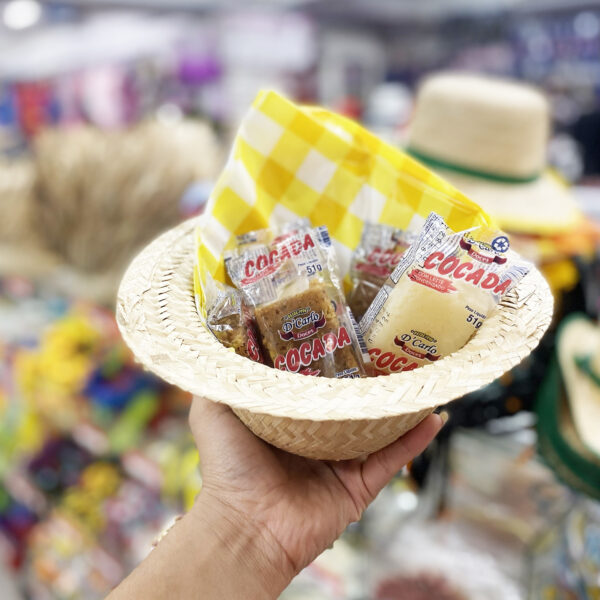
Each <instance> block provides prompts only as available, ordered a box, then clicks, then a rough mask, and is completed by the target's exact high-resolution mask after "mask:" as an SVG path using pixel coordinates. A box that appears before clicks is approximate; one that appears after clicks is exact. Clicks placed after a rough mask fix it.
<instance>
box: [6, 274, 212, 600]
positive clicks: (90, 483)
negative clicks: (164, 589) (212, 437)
mask: <svg viewBox="0 0 600 600" xmlns="http://www.w3.org/2000/svg"><path fill="white" fill-rule="evenodd" d="M0 311H1V312H2V319H3V322H10V321H12V320H17V321H19V322H21V323H22V324H23V325H25V326H24V327H21V328H11V327H5V326H3V327H2V329H0V558H2V559H4V560H5V562H7V563H8V564H11V565H12V566H13V568H14V569H17V570H20V571H21V572H22V573H24V575H25V577H24V580H25V581H26V582H27V590H26V593H27V594H28V597H30V598H33V599H35V600H58V599H60V600H62V599H63V598H69V599H70V600H77V599H80V598H81V599H82V600H83V599H86V600H87V599H88V598H91V599H92V600H93V599H95V598H98V599H99V598H103V597H104V596H105V595H106V594H107V593H108V591H109V590H110V589H111V588H112V587H113V586H114V585H116V584H117V583H118V582H119V581H120V580H121V579H122V577H123V576H124V575H125V574H126V573H127V572H128V571H129V570H130V569H132V568H133V567H134V566H135V565H136V564H137V563H138V562H139V561H140V560H141V559H142V558H143V557H144V556H145V554H147V553H148V552H149V551H150V548H151V543H152V541H153V539H154V538H155V537H156V535H157V533H158V532H159V531H160V530H161V529H163V527H164V526H165V525H166V524H167V523H168V522H169V521H170V520H171V519H173V517H174V516H175V515H177V514H180V513H181V512H183V511H184V510H185V509H187V508H189V507H190V506H191V504H192V503H193V501H194V499H195V497H196V496H197V494H198V493H199V491H200V488H201V485H202V484H201V477H200V472H199V469H198V452H197V450H196V448H195V445H194V442H193V439H192V436H191V433H190V432H189V428H188V426H187V419H186V415H187V409H188V406H189V396H188V395H186V394H183V393H182V392H180V391H178V390H176V389H174V388H171V387H169V386H166V384H164V383H162V382H159V381H158V380H157V379H155V378H154V377H152V376H150V375H148V374H147V373H144V372H143V371H142V370H141V369H140V368H139V367H137V366H136V365H135V364H134V362H133V360H132V357H131V355H130V354H129V352H128V350H127V349H126V347H125V346H124V344H123V343H122V341H121V338H120V336H119V334H118V331H117V327H116V323H115V320H114V316H113V315H112V313H110V312H108V311H106V310H105V309H103V308H101V307H98V306H96V305H93V304H89V303H83V302H81V303H75V304H69V302H67V301H65V300H61V299H59V298H56V297H55V296H53V295H52V293H49V294H48V293H46V292H45V291H44V288H43V286H42V287H40V286H39V285H31V284H27V282H26V281H25V280H21V279H18V278H17V279H15V278H8V279H7V278H4V279H0ZM0 595H1V594H0Z"/></svg>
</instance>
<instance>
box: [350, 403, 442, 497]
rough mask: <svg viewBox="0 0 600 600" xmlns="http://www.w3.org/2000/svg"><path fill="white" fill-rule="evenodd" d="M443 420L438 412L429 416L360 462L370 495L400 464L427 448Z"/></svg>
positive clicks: (374, 494) (404, 463)
mask: <svg viewBox="0 0 600 600" xmlns="http://www.w3.org/2000/svg"><path fill="white" fill-rule="evenodd" d="M444 422H445V420H444V419H443V418H442V417H440V415H437V414H434V415H429V416H428V417H426V418H425V419H423V420H422V421H421V422H420V423H419V424H418V425H417V426H416V427H415V428H413V429H411V430H410V431H409V432H408V433H406V434H405V435H403V436H402V437H401V438H398V439H397V440H396V441H395V442H393V443H391V444H390V445H389V446H386V447H385V448H382V449H381V450H379V451H378V452H375V453H373V454H371V456H369V458H367V460H366V461H365V462H364V463H363V465H362V477H363V481H364V483H365V486H366V488H367V490H368V491H369V493H370V494H371V497H372V498H375V496H377V494H378V493H379V492H380V491H381V490H382V488H383V487H384V486H385V485H386V484H387V483H388V482H389V481H390V479H391V478H392V477H393V476H394V475H395V474H396V473H398V471H400V469H402V467H404V465H406V464H407V463H408V462H410V461H411V460H412V459H413V458H414V457H415V456H417V455H419V454H421V452H423V450H425V448H427V446H428V445H429V444H430V443H431V442H432V441H433V439H434V438H435V436H436V435H437V434H438V433H439V431H440V429H441V428H442V426H443V425H444Z"/></svg>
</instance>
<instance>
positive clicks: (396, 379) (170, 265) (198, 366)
mask: <svg viewBox="0 0 600 600" xmlns="http://www.w3.org/2000/svg"><path fill="white" fill-rule="evenodd" d="M195 225H196V221H195V220H194V219H191V220H189V221H186V222H184V223H183V224H181V225H179V226H178V227H176V228H174V229H172V230H170V231H169V232H167V233H165V234H163V235H162V236H161V237H159V238H158V239H156V240H155V241H154V242H153V243H152V244H150V245H149V246H148V247H147V248H146V249H145V250H143V251H142V253H141V254H139V255H138V256H137V258H136V259H135V260H134V261H133V262H132V263H131V265H130V267H129V268H128V270H127V272H126V274H125V276H124V278H123V280H122V282H121V286H120V290H119V296H118V305H117V320H118V324H119V327H120V329H121V332H122V334H123V337H124V338H125V340H126V342H127V343H128V344H129V346H130V347H131V348H132V350H133V352H134V353H135V355H136V357H137V359H138V360H139V361H140V362H141V363H142V364H143V365H144V366H146V367H147V368H148V369H150V370H151V371H153V372H155V373H156V374H158V375H159V376H161V377H162V378H164V379H166V380H167V381H169V382H171V383H173V384H175V385H177V386H179V387H180V388H182V389H184V390H187V391H189V392H192V393H193V394H196V395H200V396H206V397H208V398H210V399H212V400H214V401H216V402H224V403H226V404H228V405H230V406H231V407H232V408H235V409H241V410H249V411H253V412H257V413H261V414H268V415H273V416H280V417H289V418H293V419H308V420H310V421H330V420H346V419H367V420H377V419H382V418H388V417H393V416H396V415H399V414H404V413H410V412H417V411H420V410H422V409H424V408H433V407H435V406H439V405H440V404H444V403H446V402H448V401H449V400H452V399H453V398H457V397H459V396H462V395H463V394H466V393H468V392H471V391H473V390H475V389H477V388H479V387H481V386H483V385H485V384H487V383H489V382H491V381H493V380H494V379H495V378H496V377H498V376H499V375H501V374H502V373H504V372H505V371H507V370H508V369H510V368H512V367H513V366H514V365H516V364H517V363H518V362H519V361H520V360H521V359H522V358H523V357H525V356H526V355H527V354H529V353H530V352H531V350H532V349H533V348H534V347H535V346H536V345H537V344H538V342H539V340H540V338H541V336H542V334H543V333H544V331H545V330H546V329H547V327H548V325H549V323H550V320H551V317H552V306H553V301H552V296H551V294H550V290H549V288H548V285H547V284H546V282H545V280H544V279H543V277H542V276H541V275H540V274H539V272H537V271H535V270H534V271H533V272H532V273H530V274H529V275H528V276H527V277H526V278H525V279H524V280H523V281H522V282H521V284H520V285H519V286H518V287H517V288H516V289H515V290H514V291H513V292H512V293H510V294H509V295H508V296H507V297H506V298H505V300H504V302H503V304H502V306H500V307H499V309H498V310H497V311H495V313H494V314H493V315H492V316H491V317H490V318H488V319H487V320H486V321H485V323H484V325H483V326H482V327H481V329H480V330H479V331H478V333H477V335H476V336H475V337H474V338H473V339H472V340H471V341H470V342H469V343H468V344H467V345H466V346H465V347H464V348H463V349H462V350H460V351H458V352H456V353H454V354H453V355H451V356H448V357H446V358H444V359H442V360H440V361H437V362H436V363H434V364H432V365H429V366H426V367H423V368H420V369H416V370H414V371H409V372H404V373H400V374H396V375H390V376H387V377H378V378H369V379H359V380H356V379H343V380H334V379H327V378H316V377H315V378H313V377H310V378H308V377H306V376H302V375H296V374H292V373H288V372H283V371H279V370H276V369H272V368H269V367H266V366H264V365H260V364H257V363H254V362H252V361H250V360H248V359H245V358H243V357H240V356H237V355H236V354H234V353H233V352H232V351H230V350H227V349H226V348H224V347H223V346H222V345H221V344H220V343H219V342H217V341H216V340H215V338H214V337H213V336H212V334H211V333H210V332H208V330H207V329H205V327H204V326H203V325H202V323H201V322H200V319H199V317H198V315H197V312H196V307H195V302H194V295H193V286H192V270H193V265H194V240H193V237H194V236H193V230H194V227H195Z"/></svg>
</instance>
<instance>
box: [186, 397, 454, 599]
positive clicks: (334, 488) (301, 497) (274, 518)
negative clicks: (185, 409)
mask: <svg viewBox="0 0 600 600" xmlns="http://www.w3.org/2000/svg"><path fill="white" fill-rule="evenodd" d="M190 425H191V429H192V432H193V434H194V438H195V440H196V444H197V446H198V450H199V452H200V462H201V469H202V478H203V489H202V493H201V494H200V497H199V501H198V504H199V505H201V506H199V507H198V509H199V512H201V513H205V514H208V515H218V516H219V519H224V520H225V521H226V522H227V523H233V524H235V528H239V530H240V531H244V532H246V534H248V535H250V536H251V537H252V538H253V539H255V540H257V541H260V545H261V554H262V555H263V556H264V557H266V561H267V562H268V563H271V564H273V565H278V569H279V571H281V573H280V574H279V575H280V577H279V580H278V583H277V584H276V585H275V587H277V586H278V587H279V588H281V589H283V587H285V586H286V585H287V583H289V581H291V579H292V578H293V577H294V575H296V574H297V573H298V572H299V571H300V570H301V569H302V568H304V567H305V566H306V565H308V564H309V563H310V562H312V561H313V560H314V559H315V558H316V557H317V556H318V555H319V554H320V553H321V552H322V551H323V550H324V549H325V548H327V547H329V546H330V545H331V544H332V543H333V541H334V540H336V539H337V538H338V537H339V536H340V535H341V533H342V532H343V531H344V529H345V528H346V527H347V525H348V524H349V523H351V522H353V521H357V520H358V519H360V517H361V515H362V513H363V511H364V510H365V508H366V507H367V506H368V505H369V504H370V503H371V502H372V501H373V500H374V499H375V497H376V496H377V494H378V493H379V491H380V490H381V489H382V488H383V487H384V486H385V485H386V484H387V483H388V481H389V480H390V479H391V478H392V477H393V476H394V475H395V474H396V473H397V472H398V471H399V470H400V469H401V468H402V467H403V466H404V465H405V464H406V463H407V462H409V461H410V460H412V459H413V458H414V457H415V456H416V455H418V454H420V453H421V452H422V451H423V450H424V449H425V448H426V447H427V445H428V444H429V443H430V442H431V441H432V440H433V438H434V437H435V436H436V434H437V433H438V432H439V430H440V429H441V427H442V425H443V420H442V418H441V417H440V416H439V415H435V414H434V415H430V416H429V417H427V418H426V419H424V420H423V421H422V422H421V423H420V424H419V425H417V426H416V427H415V428H414V429H412V430H411V431H409V432H408V433H407V434H405V435H404V436H402V437H401V438H399V439H398V440H397V441H395V442H394V443H393V444H391V445H389V446H387V447H386V448H383V449H382V450H380V451H378V452H376V453H374V454H372V455H370V456H369V457H368V458H367V460H366V461H364V462H363V461H360V460H350V461H340V462H333V461H317V460H310V459H306V458H302V457H299V456H295V455H292V454H289V453H287V452H284V451H282V450H279V449H277V448H274V447H272V446H270V445H268V444H267V443H265V442H263V441H262V440H260V439H259V438H257V437H256V436H254V435H253V434H252V433H251V432H250V431H249V430H248V429H247V428H246V427H245V426H244V425H243V424H242V423H241V421H239V420H238V419H237V417H236V416H235V415H234V414H233V413H232V412H231V410H230V409H229V408H228V407H226V406H224V405H221V404H217V403H214V402H211V401H209V400H205V399H202V398H195V399H194V401H193V404H192V408H191V411H190ZM273 597H275V596H273Z"/></svg>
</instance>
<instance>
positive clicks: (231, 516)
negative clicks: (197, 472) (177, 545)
mask: <svg viewBox="0 0 600 600" xmlns="http://www.w3.org/2000/svg"><path fill="white" fill-rule="evenodd" d="M188 517H189V518H190V519H193V520H194V522H195V523H196V526H197V527H198V530H199V531H201V532H202V535H203V539H204V540H205V542H207V543H208V544H209V547H211V548H212V550H213V551H214V552H215V553H217V554H218V556H219V557H220V559H221V565H220V566H221V568H220V570H221V571H222V574H223V577H224V578H225V579H228V580H227V581H224V582H223V584H224V585H228V584H230V583H232V580H231V577H232V574H233V579H234V580H235V586H236V588H238V589H240V585H241V586H243V589H244V598H247V599H248V600H254V599H255V598H256V599H257V600H258V599H260V600H264V599H267V598H273V599H276V598H278V597H279V595H280V593H281V592H282V591H283V590H284V589H285V588H286V587H287V585H288V584H289V583H290V581H291V579H292V577H293V576H294V575H295V574H296V573H295V570H294V567H293V565H292V563H291V561H290V560H289V559H288V557H287V555H286V553H285V551H284V550H283V548H282V547H281V545H280V544H279V543H278V542H277V540H275V539H274V538H273V536H272V535H271V534H270V532H268V531H267V530H266V529H264V528H262V527H261V525H260V524H259V523H255V522H252V520H251V519H249V518H248V517H247V516H245V515H243V514H242V513H240V512H238V511H237V510H236V509H235V507H232V506H230V505H228V504H227V503H224V502H221V501H220V500H219V499H218V498H215V497H213V496H211V495H210V494H209V493H207V492H202V493H201V494H200V496H199V497H198V499H197V501H196V503H195V505H194V507H193V508H192V510H191V511H190V513H188ZM229 572H230V573H229ZM228 573H229V574H228ZM224 597H226V596H225V595H224ZM228 597H229V598H231V597H235V596H233V595H230V596H228Z"/></svg>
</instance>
